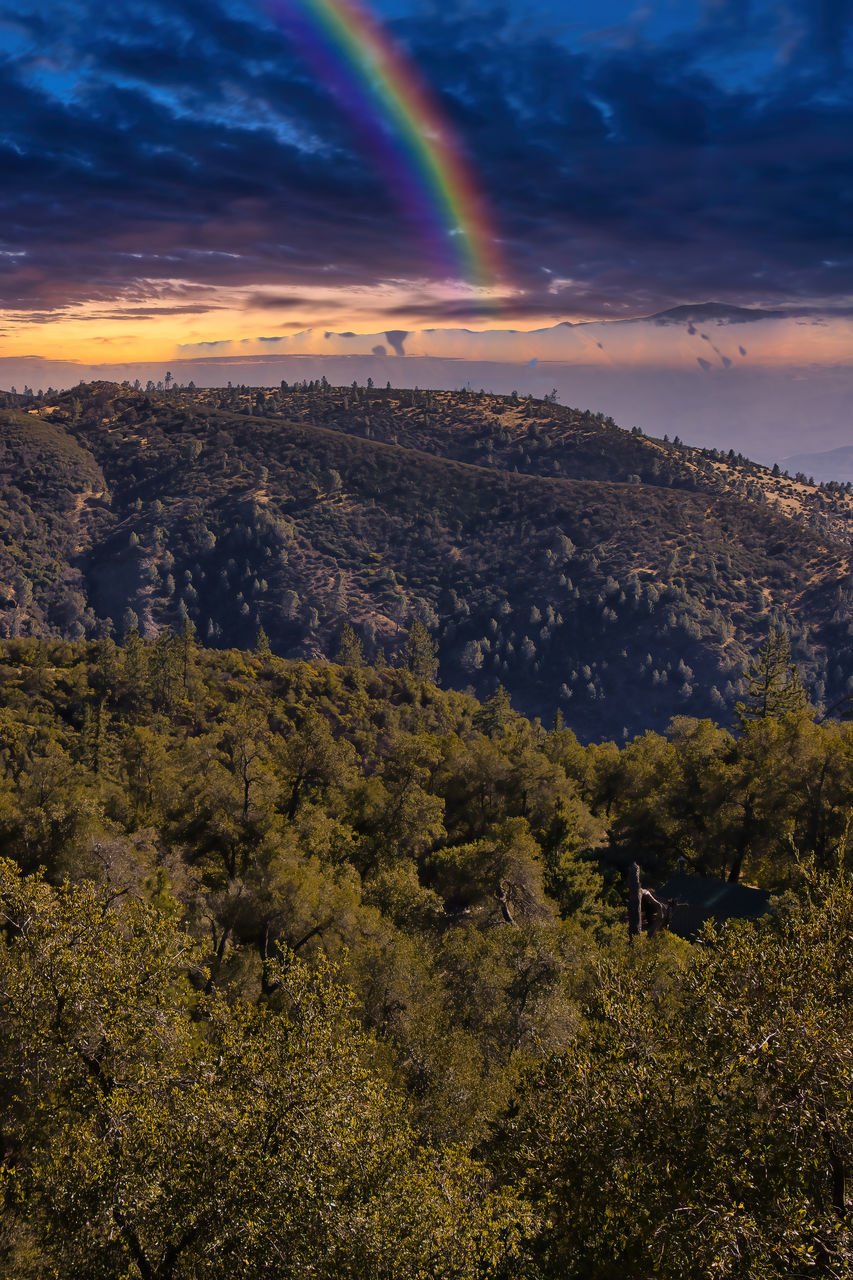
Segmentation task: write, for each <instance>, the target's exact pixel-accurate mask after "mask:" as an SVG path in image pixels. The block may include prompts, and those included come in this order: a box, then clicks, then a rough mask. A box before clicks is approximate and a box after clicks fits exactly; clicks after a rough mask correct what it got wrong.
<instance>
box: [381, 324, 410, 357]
mask: <svg viewBox="0 0 853 1280" xmlns="http://www.w3.org/2000/svg"><path fill="white" fill-rule="evenodd" d="M408 336H409V332H408V330H407V329H389V330H388V331H387V332H386V334H385V337H386V338H387V339H388V341H389V343H390V344H391V346H392V348H393V349H394V353H395V355H398V356H404V355H405V354H406V349H405V347H404V345H403V344H404V342H405V341H406V339H407V338H408Z"/></svg>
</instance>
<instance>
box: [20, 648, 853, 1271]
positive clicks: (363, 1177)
mask: <svg viewBox="0 0 853 1280" xmlns="http://www.w3.org/2000/svg"><path fill="white" fill-rule="evenodd" d="M414 630H415V635H417V634H418V632H417V629H414ZM421 639H422V637H421ZM349 647H350V652H349V655H348V657H347V661H346V662H343V663H339V664H338V663H329V662H322V663H317V664H310V663H306V662H295V661H286V660H283V659H281V658H278V657H275V656H274V655H271V654H270V653H269V652H268V651H267V650H266V649H265V648H264V646H263V645H261V646H260V648H259V651H257V652H254V653H246V652H238V651H234V650H232V651H213V650H208V649H202V648H199V647H198V646H197V645H196V644H195V642H194V641H193V639H192V635H191V634H190V633H189V632H188V631H185V633H184V634H183V635H182V636H175V635H174V634H172V633H171V632H168V631H164V632H163V633H162V634H161V635H160V636H158V638H157V639H156V640H154V641H150V642H144V641H142V640H141V639H140V638H139V636H138V635H137V634H136V633H135V632H133V631H132V632H131V633H130V635H129V636H128V638H127V641H126V643H125V644H124V645H122V646H117V645H116V644H115V643H114V642H113V641H112V640H110V639H103V640H100V641H92V642H87V641H81V642H77V643H75V644H72V643H70V642H67V641H53V642H41V641H37V640H32V639H19V640H10V641H4V642H0V849H2V853H3V857H2V859H0V910H2V921H0V1134H2V1142H0V1275H2V1276H4V1277H8V1278H9V1280H48V1278H49V1277H56V1276H62V1277H63V1278H66V1277H67V1280H115V1277H119V1276H123V1277H127V1280H149V1278H153V1277H157V1280H263V1278H264V1277H266V1278H268V1280H271V1278H273V1277H274V1278H275V1280H278V1278H279V1277H284V1276H286V1277H287V1278H288V1280H589V1278H590V1277H597V1278H598V1280H611V1278H613V1277H616V1276H619V1277H620V1278H621V1277H626V1278H628V1280H646V1278H647V1277H650V1276H655V1277H656V1278H657V1280H683V1278H684V1277H687V1276H690V1277H693V1276H696V1277H700V1276H701V1277H706V1276H707V1277H711V1276H714V1277H720V1278H721V1280H745V1278H746V1277H749V1280H783V1278H784V1280H789V1278H790V1277H792V1276H808V1275H811V1274H815V1275H822V1276H825V1277H829V1278H831V1280H843V1278H844V1277H849V1276H850V1274H851V1265H853V1237H851V1230H850V1214H849V1200H848V1199H847V1195H848V1193H847V1191H846V1187H847V1186H848V1185H849V1177H850V1172H851V1169H853V1136H851V1118H850V1043H851V1035H853V966H851V963H850V958H851V954H853V886H851V880H850V875H849V862H850V845H851V830H850V825H851V824H850V794H851V787H853V725H851V724H849V723H842V722H839V721H830V722H827V723H825V724H818V723H815V721H814V718H813V716H812V715H811V714H810V712H809V710H808V708H807V707H806V706H805V705H804V701H803V696H802V689H801V688H800V686H799V683H798V681H797V680H796V677H795V675H794V673H793V672H792V671H791V669H790V663H789V661H788V655H787V651H786V648H785V644H784V640H778V641H777V642H775V643H774V644H771V645H768V646H766V648H765V651H764V653H763V655H762V662H761V663H760V664H758V666H757V667H756V669H755V670H754V672H753V674H752V676H751V678H750V681H749V686H750V687H749V689H748V691H747V701H746V704H745V706H744V708H743V709H742V721H743V723H742V728H741V730H740V732H739V733H738V734H737V735H731V734H729V733H728V732H727V731H725V730H724V729H720V728H717V727H716V726H714V725H713V724H711V723H710V722H709V721H698V720H691V719H687V718H684V717H682V718H680V719H677V720H675V721H674V722H673V724H672V725H671V726H670V728H669V730H668V732H667V734H666V735H665V736H659V735H656V734H654V733H645V734H642V735H640V736H638V737H637V738H636V739H635V740H633V741H632V742H630V743H628V744H627V745H625V746H623V747H622V748H621V749H620V748H619V747H617V746H616V745H615V744H613V743H604V744H591V745H589V746H585V747H584V746H582V745H581V744H580V743H579V742H578V740H577V738H576V737H575V735H574V734H573V733H572V732H571V731H570V730H569V729H566V728H564V727H562V728H561V727H555V728H554V729H552V730H551V731H550V732H545V730H544V729H543V728H542V726H541V725H539V724H536V723H535V722H533V723H531V722H530V721H528V720H526V719H524V718H523V717H521V716H520V715H518V714H517V713H515V712H513V711H512V709H511V708H510V706H509V705H508V702H507V698H506V695H505V694H503V693H498V694H496V695H494V696H493V697H492V698H490V699H489V700H487V701H486V702H484V703H479V702H477V701H476V700H475V699H474V698H472V697H471V696H469V695H467V694H465V693H460V692H456V691H453V690H446V689H445V690H442V689H439V688H436V687H435V685H433V684H432V683H431V682H430V681H429V680H428V679H425V678H424V677H423V676H422V675H420V674H418V672H417V670H415V669H414V668H416V667H417V666H418V664H419V662H422V661H423V658H424V651H423V649H419V648H418V647H417V646H416V645H415V644H414V643H413V641H412V640H411V639H410V645H409V652H408V654H407V662H406V664H405V665H404V666H401V667H399V668H392V667H388V666H385V667H382V668H380V669H378V670H377V669H376V668H370V667H367V666H365V665H364V664H363V663H362V662H361V661H360V659H359V657H358V653H357V647H355V646H353V645H352V644H350V646H349ZM767 677H772V678H769V679H768V678H767ZM679 855H681V856H683V857H685V858H686V860H687V865H688V867H689V870H690V873H691V874H693V873H695V872H700V873H704V874H706V875H714V876H732V875H734V876H737V875H738V874H741V873H742V874H743V876H744V878H745V879H749V880H755V881H758V882H759V884H761V885H763V886H765V887H766V888H767V889H770V890H773V891H774V899H773V911H772V913H771V914H770V915H769V916H767V917H765V918H764V919H763V920H762V921H760V922H758V923H755V924H744V923H743V922H741V923H739V924H736V925H734V926H731V927H729V928H727V929H724V930H723V931H722V932H720V933H718V934H716V935H712V934H705V935H703V937H702V939H701V940H700V941H699V942H698V943H696V944H691V943H689V942H687V941H684V940H682V939H681V938H677V937H675V936H673V935H672V934H670V933H667V932H666V931H663V932H660V933H657V934H656V935H651V934H649V935H646V934H644V935H642V936H640V937H638V938H636V939H634V941H633V943H629V940H628V936H627V928H626V920H625V913H624V910H623V909H621V899H622V885H623V882H624V875H623V872H624V869H625V867H626V866H627V864H628V863H629V862H630V861H631V860H632V859H633V858H635V857H639V858H640V859H641V861H642V863H643V871H644V877H645V878H646V881H647V883H648V884H650V885H659V884H660V883H661V881H662V880H663V879H664V878H666V877H667V876H668V875H669V873H670V872H671V871H672V869H673V866H674V861H675V859H676V857H678V856H679ZM709 1221H710V1222H711V1223H712V1224H713V1229H709V1225H708V1224H709ZM816 1257H820V1259H821V1264H820V1267H819V1268H818V1267H817V1266H816V1265H815V1258H816Z"/></svg>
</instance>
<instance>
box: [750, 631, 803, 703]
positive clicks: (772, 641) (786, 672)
mask: <svg viewBox="0 0 853 1280" xmlns="http://www.w3.org/2000/svg"><path fill="white" fill-rule="evenodd" d="M747 699H748V700H747V701H746V702H739V703H738V704H737V708H736V710H737V716H738V719H739V721H740V723H741V725H742V726H743V725H746V724H748V723H749V721H750V720H780V719H782V717H783V716H787V715H795V714H796V713H797V712H800V711H804V710H805V707H806V695H805V691H804V689H803V685H802V681H801V680H800V673H799V671H798V670H797V667H796V664H795V662H794V660H793V657H792V656H791V638H790V636H789V635H788V632H787V631H786V630H784V629H783V628H778V629H776V630H773V631H771V632H770V634H769V636H768V637H767V639H766V640H765V642H764V644H763V645H762V646H761V648H760V649H759V651H758V654H757V656H756V658H755V659H754V661H753V662H752V663H751V664H750V668H749V671H748V673H747Z"/></svg>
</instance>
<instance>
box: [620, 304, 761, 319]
mask: <svg viewBox="0 0 853 1280" xmlns="http://www.w3.org/2000/svg"><path fill="white" fill-rule="evenodd" d="M785 315H786V312H784V311H765V310H762V308H761V307H735V306H731V305H730V304H729V303H727V302H687V303H684V304H683V305H682V306H679V307H670V308H669V309H668V310H667V311H658V312H657V313H656V314H655V315H653V316H646V317H644V318H645V319H646V320H653V321H654V323H655V324H685V323H689V322H690V321H691V320H692V321H693V322H694V323H707V322H708V321H709V320H716V321H718V322H720V323H723V324H749V323H751V322H754V321H756V320H781V319H784V317H785Z"/></svg>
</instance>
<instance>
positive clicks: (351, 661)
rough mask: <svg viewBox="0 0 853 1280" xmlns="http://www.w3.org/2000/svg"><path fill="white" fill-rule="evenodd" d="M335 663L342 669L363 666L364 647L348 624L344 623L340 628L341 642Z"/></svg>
mask: <svg viewBox="0 0 853 1280" xmlns="http://www.w3.org/2000/svg"><path fill="white" fill-rule="evenodd" d="M335 661H336V662H339V663H340V664H341V666H343V667H362V666H364V647H363V645H362V643H361V640H360V639H359V637H358V636H357V634H356V632H355V630H354V628H353V627H352V625H351V623H349V622H345V623H344V625H343V627H342V628H341V640H340V644H339V646H338V652H337V656H336V658H335Z"/></svg>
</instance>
